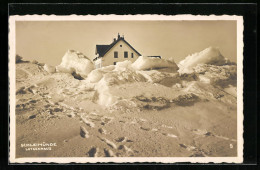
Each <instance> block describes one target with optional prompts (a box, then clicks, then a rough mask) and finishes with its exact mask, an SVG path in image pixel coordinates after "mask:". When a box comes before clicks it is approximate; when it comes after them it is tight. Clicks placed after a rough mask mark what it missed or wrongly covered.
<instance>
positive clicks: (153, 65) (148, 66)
mask: <svg viewBox="0 0 260 170" xmlns="http://www.w3.org/2000/svg"><path fill="white" fill-rule="evenodd" d="M132 67H133V68H134V69H136V70H152V69H160V68H171V69H173V72H174V71H175V72H176V71H177V70H178V66H177V65H176V63H175V62H174V61H172V60H166V59H160V58H154V57H146V56H140V57H139V58H138V59H137V60H136V61H135V62H134V63H133V64H132Z"/></svg>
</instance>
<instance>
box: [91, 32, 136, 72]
mask: <svg viewBox="0 0 260 170" xmlns="http://www.w3.org/2000/svg"><path fill="white" fill-rule="evenodd" d="M95 53H96V56H97V57H96V58H94V59H93V62H94V65H95V67H96V68H100V67H104V66H108V65H115V64H116V63H117V62H120V61H124V60H130V61H132V62H134V61H135V60H136V59H137V58H138V57H139V56H141V54H140V53H139V52H138V51H136V49H134V48H133V47H132V46H131V45H130V44H129V43H128V42H127V41H126V40H125V38H124V36H122V37H121V36H120V35H119V33H118V36H117V39H116V38H114V40H113V42H112V43H111V44H109V45H96V52H95Z"/></svg>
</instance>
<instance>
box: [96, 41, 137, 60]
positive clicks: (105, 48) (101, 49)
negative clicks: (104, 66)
mask: <svg viewBox="0 0 260 170" xmlns="http://www.w3.org/2000/svg"><path fill="white" fill-rule="evenodd" d="M120 40H122V41H124V42H125V43H126V44H127V45H128V46H129V47H130V48H131V49H132V50H134V52H136V53H137V54H138V55H139V56H141V54H140V53H139V52H138V51H136V49H134V47H132V46H131V45H130V44H129V43H128V42H127V41H126V40H125V39H124V37H119V38H118V39H117V40H116V41H114V42H113V43H111V44H110V45H96V54H99V56H98V58H99V57H104V55H105V54H106V53H107V52H108V51H109V50H110V49H111V48H113V47H114V46H115V45H116V44H117V43H118V42H119V41H120ZM96 59H97V57H96V58H94V61H95V60H96Z"/></svg>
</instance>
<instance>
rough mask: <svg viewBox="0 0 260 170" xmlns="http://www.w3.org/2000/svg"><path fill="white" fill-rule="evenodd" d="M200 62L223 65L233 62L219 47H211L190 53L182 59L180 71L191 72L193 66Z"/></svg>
mask: <svg viewBox="0 0 260 170" xmlns="http://www.w3.org/2000/svg"><path fill="white" fill-rule="evenodd" d="M198 64H210V65H217V66H221V65H227V64H231V62H230V61H229V60H228V59H227V58H225V57H223V56H222V54H221V53H220V51H219V49H218V48H215V47H209V48H206V49H205V50H203V51H201V52H199V53H194V54H192V55H189V56H187V57H186V58H185V59H184V60H182V61H180V63H179V64H178V66H179V68H180V69H179V73H191V72H193V67H196V66H197V65H198Z"/></svg>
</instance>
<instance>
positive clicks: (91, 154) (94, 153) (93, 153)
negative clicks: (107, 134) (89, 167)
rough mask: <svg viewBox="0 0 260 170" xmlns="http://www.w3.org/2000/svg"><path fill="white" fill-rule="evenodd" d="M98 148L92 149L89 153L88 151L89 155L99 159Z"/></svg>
mask: <svg viewBox="0 0 260 170" xmlns="http://www.w3.org/2000/svg"><path fill="white" fill-rule="evenodd" d="M98 150H99V149H98V148H96V147H92V148H91V149H90V150H89V151H88V153H87V154H88V155H89V156H90V157H97V153H98Z"/></svg>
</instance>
